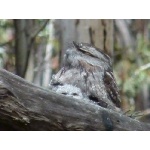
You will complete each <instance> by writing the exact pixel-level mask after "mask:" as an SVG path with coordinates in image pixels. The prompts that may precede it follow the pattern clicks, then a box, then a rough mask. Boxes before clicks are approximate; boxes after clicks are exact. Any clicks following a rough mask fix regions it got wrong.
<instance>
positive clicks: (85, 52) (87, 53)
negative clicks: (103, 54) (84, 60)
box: [78, 48, 98, 58]
mask: <svg viewBox="0 0 150 150" xmlns="http://www.w3.org/2000/svg"><path fill="white" fill-rule="evenodd" d="M78 50H80V51H81V52H82V53H84V54H86V55H89V56H91V57H94V58H98V57H97V56H94V55H92V54H91V53H89V52H87V51H84V50H82V49H81V48H79V49H78Z"/></svg>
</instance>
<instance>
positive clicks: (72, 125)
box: [0, 69, 150, 130]
mask: <svg viewBox="0 0 150 150" xmlns="http://www.w3.org/2000/svg"><path fill="white" fill-rule="evenodd" d="M0 129H1V130H150V125H148V124H144V123H141V122H139V121H137V120H134V119H131V118H129V117H126V116H125V115H122V114H119V113H117V112H114V111H111V110H107V109H104V108H101V107H100V106H97V105H96V104H94V103H92V102H88V101H83V100H77V99H72V98H69V97H66V96H63V95H58V94H56V93H54V92H52V91H49V90H46V89H42V88H40V87H37V86H35V85H33V84H31V83H28V82H27V81H25V80H24V79H22V78H20V77H18V76H16V75H13V74H12V73H9V72H7V71H5V70H3V69H1V70H0Z"/></svg>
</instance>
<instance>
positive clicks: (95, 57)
mask: <svg viewBox="0 0 150 150" xmlns="http://www.w3.org/2000/svg"><path fill="white" fill-rule="evenodd" d="M73 45H74V46H73V47H71V48H68V49H67V51H66V53H65V56H64V66H63V67H62V68H61V69H60V71H59V72H58V73H57V74H56V75H55V76H53V78H52V81H51V83H50V87H51V89H52V90H53V91H56V92H58V91H59V92H58V93H61V94H64V92H61V91H64V90H63V88H64V89H65V95H68V96H70V95H72V96H73V97H74V96H77V95H78V96H77V97H78V98H81V99H83V98H84V99H89V100H91V101H94V102H96V103H97V104H99V105H100V106H102V107H105V108H110V109H113V110H117V108H118V107H120V100H119V94H118V89H117V85H116V82H115V79H114V76H113V70H112V64H111V60H110V58H109V56H108V55H106V54H104V52H102V51H101V50H100V49H98V48H96V47H94V46H92V45H90V44H86V43H75V42H73ZM66 85H71V88H66ZM60 88H61V90H60ZM73 88H74V90H73ZM76 88H77V89H78V90H77V89H76ZM66 89H67V90H66ZM77 91H78V92H77ZM79 91H81V92H79ZM71 92H72V94H70V93H71Z"/></svg>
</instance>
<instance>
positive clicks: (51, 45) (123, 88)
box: [0, 19, 150, 112]
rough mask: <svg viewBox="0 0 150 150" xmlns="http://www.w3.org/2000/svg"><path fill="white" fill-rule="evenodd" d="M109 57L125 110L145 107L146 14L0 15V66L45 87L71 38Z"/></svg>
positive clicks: (149, 66) (148, 78)
mask: <svg viewBox="0 0 150 150" xmlns="http://www.w3.org/2000/svg"><path fill="white" fill-rule="evenodd" d="M73 40H74V41H77V42H87V43H92V44H94V45H96V46H97V47H99V48H101V49H103V50H104V51H105V52H106V53H108V54H109V55H110V56H111V57H112V60H113V67H114V74H115V77H116V80H117V83H118V86H119V90H120V97H121V100H122V109H123V110H124V111H128V110H131V111H139V110H140V111H143V112H149V108H150V20H142V19H138V20H136V19H133V20H132V19H127V20H121V19H117V20H90V19H89V20H79V19H72V20H50V19H49V20H44V19H43V20H42V19H39V20H37V19H36V20H34V19H20V20H15V19H14V20H9V19H5V20H4V19H1V20H0V67H1V68H4V69H6V70H8V71H10V72H13V73H15V74H17V75H19V76H21V77H23V78H25V79H26V80H28V81H30V82H33V83H34V84H37V85H39V86H43V87H45V88H47V87H48V84H49V82H50V80H51V77H52V75H53V74H55V73H56V72H57V71H58V69H59V68H60V67H61V65H62V58H63V54H64V52H65V50H66V48H67V46H69V45H70V43H71V42H72V41H73Z"/></svg>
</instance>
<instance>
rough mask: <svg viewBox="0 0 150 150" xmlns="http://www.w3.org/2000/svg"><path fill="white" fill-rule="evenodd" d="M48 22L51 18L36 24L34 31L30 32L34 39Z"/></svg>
mask: <svg viewBox="0 0 150 150" xmlns="http://www.w3.org/2000/svg"><path fill="white" fill-rule="evenodd" d="M48 22H49V19H45V20H44V21H43V23H42V24H41V25H38V26H35V27H34V28H33V29H32V32H31V34H30V38H31V39H32V40H34V38H35V37H36V36H37V35H38V33H39V32H40V31H42V30H43V29H44V28H45V26H46V25H47V23H48Z"/></svg>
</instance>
